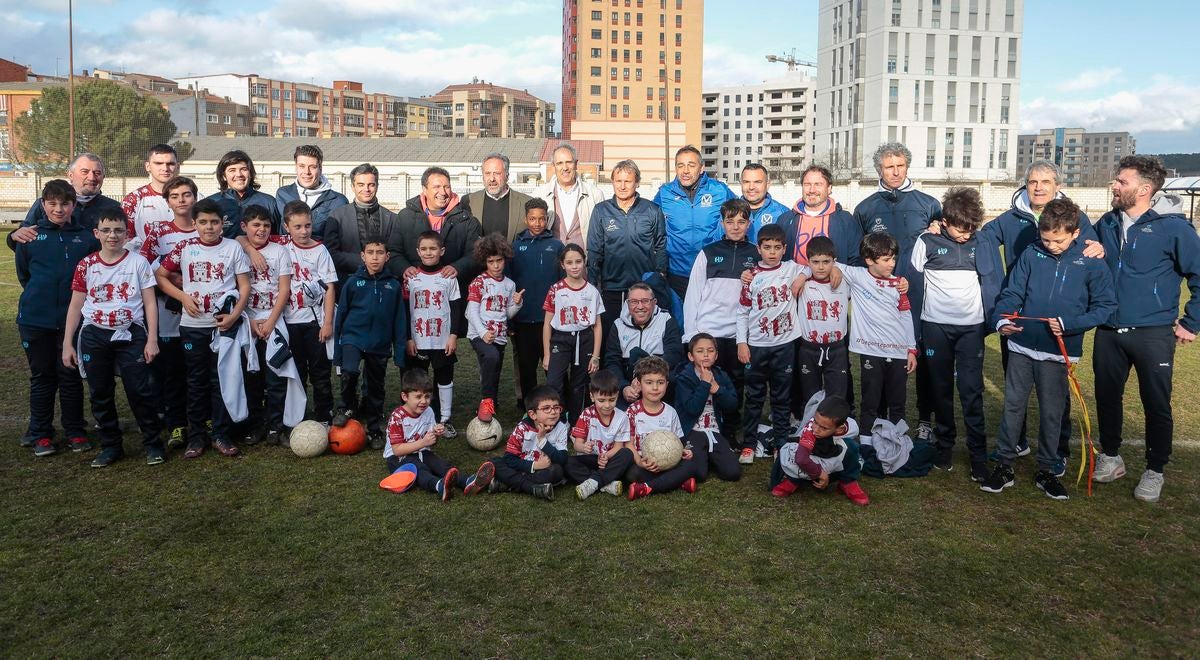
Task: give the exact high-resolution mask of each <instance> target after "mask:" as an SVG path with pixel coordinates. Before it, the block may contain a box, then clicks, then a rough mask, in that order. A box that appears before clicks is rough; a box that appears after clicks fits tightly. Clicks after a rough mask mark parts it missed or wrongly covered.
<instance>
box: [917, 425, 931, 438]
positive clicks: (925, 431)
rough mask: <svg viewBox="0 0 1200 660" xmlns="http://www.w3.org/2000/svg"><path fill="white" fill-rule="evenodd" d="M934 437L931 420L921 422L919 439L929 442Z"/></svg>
mask: <svg viewBox="0 0 1200 660" xmlns="http://www.w3.org/2000/svg"><path fill="white" fill-rule="evenodd" d="M931 438H933V424H930V423H929V422H921V423H919V424H917V440H924V441H925V442H929V440H930V439H931Z"/></svg>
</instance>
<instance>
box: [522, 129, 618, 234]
mask: <svg viewBox="0 0 1200 660" xmlns="http://www.w3.org/2000/svg"><path fill="white" fill-rule="evenodd" d="M553 164H554V180H553V181H551V182H549V183H547V184H545V185H543V186H542V187H541V188H539V189H538V191H537V197H540V198H542V199H544V200H546V204H547V205H549V206H550V212H549V217H548V218H547V219H546V227H547V228H548V229H549V230H550V231H551V233H553V234H554V237H555V238H557V239H558V240H560V241H562V242H563V243H564V244H566V243H575V244H576V245H578V246H580V247H582V248H584V249H585V250H586V249H587V235H588V223H589V222H590V221H591V217H592V209H593V208H595V206H596V205H597V204H599V203H600V202H602V201H604V200H605V199H607V198H608V196H607V195H606V194H605V193H604V191H602V190H600V188H599V187H597V186H596V184H594V183H591V182H590V181H584V180H583V179H582V178H580V176H579V155H578V153H577V152H576V151H575V147H574V146H572V145H571V143H569V142H563V143H562V144H560V145H558V147H557V148H555V150H554V154H553Z"/></svg>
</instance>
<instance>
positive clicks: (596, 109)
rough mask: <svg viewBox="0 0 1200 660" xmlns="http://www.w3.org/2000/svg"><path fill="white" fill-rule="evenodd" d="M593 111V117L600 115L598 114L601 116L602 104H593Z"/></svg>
mask: <svg viewBox="0 0 1200 660" xmlns="http://www.w3.org/2000/svg"><path fill="white" fill-rule="evenodd" d="M591 111H592V114H593V115H598V114H600V104H599V103H593V104H592V107H591Z"/></svg>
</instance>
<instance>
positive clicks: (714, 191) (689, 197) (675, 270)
mask: <svg viewBox="0 0 1200 660" xmlns="http://www.w3.org/2000/svg"><path fill="white" fill-rule="evenodd" d="M734 197H736V195H734V194H733V191H732V190H730V189H729V186H727V185H725V184H724V183H721V182H720V181H717V180H716V179H710V178H708V175H707V174H705V173H704V161H702V160H701V159H700V150H699V149H697V148H696V147H693V146H692V145H690V144H689V145H687V146H686V147H681V148H680V149H679V151H677V152H675V179H674V180H673V181H671V182H669V183H667V184H666V185H664V186H662V187H661V188H659V189H658V193H657V194H656V195H655V196H654V203H655V204H657V205H658V206H659V208H661V209H662V213H663V217H664V218H665V220H666V226H667V263H668V267H667V281H668V282H669V283H670V284H671V288H672V289H673V290H674V291H675V293H676V294H677V295H678V296H679V297H680V298H684V297H685V296H686V295H687V285H688V276H689V275H691V273H692V262H694V261H695V260H696V255H697V254H698V253H699V252H700V250H701V249H703V248H704V246H705V245H708V244H709V243H715V242H716V241H719V240H721V238H723V237H724V235H725V232H724V231H723V230H722V229H721V205H722V204H724V203H725V202H726V201H727V200H730V199H733V198H734Z"/></svg>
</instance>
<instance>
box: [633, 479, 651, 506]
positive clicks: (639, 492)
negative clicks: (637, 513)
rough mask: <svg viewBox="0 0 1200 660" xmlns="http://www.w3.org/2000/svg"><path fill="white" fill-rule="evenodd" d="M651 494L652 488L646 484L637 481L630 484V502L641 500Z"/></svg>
mask: <svg viewBox="0 0 1200 660" xmlns="http://www.w3.org/2000/svg"><path fill="white" fill-rule="evenodd" d="M649 494H650V487H649V486H647V485H646V484H644V483H642V482H640V481H635V482H633V483H631V484H629V501H630V502H632V501H634V500H640V499H642V498H643V497H646V496H647V495H649Z"/></svg>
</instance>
